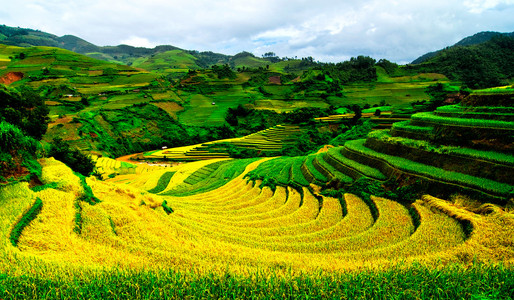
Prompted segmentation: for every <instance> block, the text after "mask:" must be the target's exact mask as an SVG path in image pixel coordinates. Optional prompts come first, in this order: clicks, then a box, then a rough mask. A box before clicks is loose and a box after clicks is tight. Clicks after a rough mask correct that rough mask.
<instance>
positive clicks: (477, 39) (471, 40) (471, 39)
mask: <svg viewBox="0 0 514 300" xmlns="http://www.w3.org/2000/svg"><path fill="white" fill-rule="evenodd" d="M499 35H502V36H508V37H513V38H514V32H510V33H501V32H495V31H482V32H479V33H476V34H474V35H472V36H468V37H465V38H463V39H462V40H460V41H459V42H457V43H456V44H455V45H453V46H452V47H457V46H472V45H477V44H481V43H485V42H487V41H489V40H491V39H492V38H493V37H495V36H499ZM446 49H448V48H446ZM443 50H445V49H441V50H437V51H433V52H428V53H426V54H423V55H421V56H420V57H418V58H416V59H415V60H414V61H412V64H420V63H423V62H426V61H428V60H429V59H431V58H433V57H434V56H436V55H437V54H438V53H439V52H441V51H443Z"/></svg>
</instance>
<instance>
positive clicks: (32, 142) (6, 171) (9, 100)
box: [0, 86, 48, 181]
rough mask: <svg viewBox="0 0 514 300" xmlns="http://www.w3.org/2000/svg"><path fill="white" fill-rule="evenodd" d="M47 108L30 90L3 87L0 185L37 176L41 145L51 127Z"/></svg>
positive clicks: (1, 101)
mask: <svg viewBox="0 0 514 300" xmlns="http://www.w3.org/2000/svg"><path fill="white" fill-rule="evenodd" d="M47 114H48V108H47V107H46V106H45V104H44V102H43V100H42V99H41V98H40V97H39V96H38V95H37V94H36V93H35V92H34V91H33V90H31V89H29V88H25V87H21V88H19V89H11V88H7V87H5V86H0V167H1V168H0V181H5V177H10V176H15V177H19V176H22V175H29V176H30V174H38V173H39V172H40V171H41V167H40V166H39V164H38V163H37V161H36V158H37V156H38V153H37V152H38V149H39V144H38V142H37V140H40V139H41V137H42V136H43V134H45V132H46V129H47V127H48V125H47V124H48V117H47Z"/></svg>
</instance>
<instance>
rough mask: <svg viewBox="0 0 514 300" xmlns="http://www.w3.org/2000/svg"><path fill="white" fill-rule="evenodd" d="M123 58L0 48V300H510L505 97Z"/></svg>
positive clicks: (512, 128)
mask: <svg viewBox="0 0 514 300" xmlns="http://www.w3.org/2000/svg"><path fill="white" fill-rule="evenodd" d="M90 54H91V53H90ZM93 54H94V55H90V56H93V57H98V58H104V59H105V58H106V54H102V53H100V52H98V53H93ZM195 55H196V56H195ZM202 55H207V54H205V53H204V54H202ZM213 55H214V54H213ZM211 58H212V57H211ZM124 59H127V60H128V59H130V66H128V65H122V64H119V63H116V62H113V61H103V60H97V59H95V58H91V57H89V56H84V55H80V54H77V53H74V52H71V51H68V50H63V49H59V48H52V47H26V48H22V47H16V46H8V45H0V80H1V82H2V83H3V84H2V86H1V88H0V97H1V100H2V106H1V107H0V109H1V110H0V141H1V144H0V150H1V151H0V165H1V167H2V172H1V174H0V240H1V242H0V245H1V246H0V249H1V250H0V253H1V254H0V287H1V288H0V299H53V298H77V299H82V298H84V299H90V298H144V299H187V298H195V299H196V298H205V299H210V298H216V299H218V298H222V299H225V298H227V299H228V298H231V299H253V298H259V299H260V298H273V299H275V298H288V299H289V298H309V299H310V298H313V299H513V298H514V294H513V292H512V291H514V281H513V280H512V278H513V277H514V274H513V273H514V272H513V267H514V235H513V234H512V233H513V232H514V88H513V87H512V86H510V85H505V86H499V87H488V88H486V89H480V90H479V89H474V90H472V89H469V88H467V87H465V86H463V84H462V82H461V81H460V80H457V79H458V78H457V79H456V78H450V77H451V76H450V77H448V76H446V75H443V74H440V73H436V72H421V71H420V69H416V67H413V66H398V65H396V64H393V63H391V62H388V61H386V60H380V61H378V62H376V61H375V60H374V59H372V58H369V57H362V56H359V57H358V58H352V59H351V60H350V61H348V62H343V63H340V64H335V65H333V64H332V65H331V64H322V63H316V62H313V61H312V58H311V59H287V60H285V59H284V60H281V59H278V60H277V58H274V59H273V60H270V59H269V58H268V59H266V58H265V57H263V58H258V57H255V56H253V55H251V54H250V53H242V54H238V55H235V56H233V57H229V58H226V59H227V63H213V64H211V65H209V66H206V67H205V66H204V65H203V64H205V61H207V58H206V57H205V56H201V55H200V54H198V53H196V54H195V53H192V52H184V51H182V50H180V49H167V50H166V51H163V52H161V53H157V54H153V55H151V56H148V57H139V58H134V57H129V58H124ZM120 61H121V58H120ZM427 66H428V65H423V67H424V68H428V67H427ZM419 68H421V67H419ZM510 84H512V82H510ZM47 124H48V125H47Z"/></svg>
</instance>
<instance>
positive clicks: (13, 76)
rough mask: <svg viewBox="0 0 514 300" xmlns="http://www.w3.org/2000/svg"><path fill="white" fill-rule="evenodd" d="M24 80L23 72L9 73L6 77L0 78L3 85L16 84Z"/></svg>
mask: <svg viewBox="0 0 514 300" xmlns="http://www.w3.org/2000/svg"><path fill="white" fill-rule="evenodd" d="M21 79H23V73H22V72H9V73H7V74H5V75H4V76H2V77H0V83H3V84H7V85H9V84H11V83H13V82H16V81H18V80H21Z"/></svg>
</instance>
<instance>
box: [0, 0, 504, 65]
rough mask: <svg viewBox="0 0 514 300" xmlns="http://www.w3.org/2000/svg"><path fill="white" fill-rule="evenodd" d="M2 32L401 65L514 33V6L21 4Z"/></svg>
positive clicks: (98, 0) (110, 0) (173, 1)
mask: <svg viewBox="0 0 514 300" xmlns="http://www.w3.org/2000/svg"><path fill="white" fill-rule="evenodd" d="M3 2H4V3H2V9H1V11H0V24H4V25H7V26H14V27H18V26H19V27H22V28H31V29H39V30H41V31H45V32H48V33H52V34H55V35H58V36H62V35H66V34H72V35H75V36H78V37H80V38H83V39H85V40H86V41H88V42H91V43H93V44H96V45H99V46H107V45H119V44H128V45H133V46H141V47H155V46H157V45H173V46H176V47H179V48H182V49H187V50H198V51H213V52H217V53H223V54H229V55H234V54H237V53H239V52H242V51H248V52H251V53H253V54H255V55H257V56H261V55H262V54H264V53H266V52H274V53H276V55H278V56H280V57H298V58H300V57H308V56H311V57H313V58H314V59H315V60H318V61H323V62H340V61H344V60H348V59H349V58H350V57H356V56H358V55H367V56H371V57H373V58H375V59H377V60H378V59H382V58H384V59H388V60H390V61H393V62H397V63H400V64H404V63H408V62H411V61H412V60H414V59H416V58H417V57H419V56H421V55H423V54H425V53H427V52H430V51H435V50H439V49H441V48H444V47H447V46H451V45H453V44H455V43H456V42H458V41H459V40H461V39H463V38H465V37H467V36H470V35H473V34H475V33H478V32H480V31H498V32H513V31H514V17H513V16H514V0H463V1H453V0H416V1H412V0H410V1H407V0H361V1H355V0H316V1H306V0H288V1H285V0H258V1H257V0H188V1H185V0H144V1H141V0H18V1H3Z"/></svg>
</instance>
